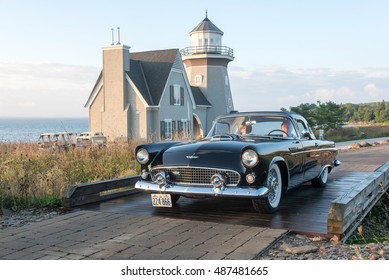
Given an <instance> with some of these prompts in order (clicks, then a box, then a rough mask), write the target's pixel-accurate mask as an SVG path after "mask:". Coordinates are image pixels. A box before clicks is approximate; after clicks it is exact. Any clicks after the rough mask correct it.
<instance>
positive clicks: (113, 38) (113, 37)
mask: <svg viewBox="0 0 389 280" xmlns="http://www.w3.org/2000/svg"><path fill="white" fill-rule="evenodd" d="M111 36H112V43H111V45H114V44H115V42H114V41H115V34H114V33H113V28H111Z"/></svg>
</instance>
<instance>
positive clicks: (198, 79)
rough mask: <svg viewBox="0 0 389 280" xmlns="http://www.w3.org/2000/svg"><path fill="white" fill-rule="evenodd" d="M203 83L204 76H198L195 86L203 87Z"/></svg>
mask: <svg viewBox="0 0 389 280" xmlns="http://www.w3.org/2000/svg"><path fill="white" fill-rule="evenodd" d="M202 82H203V76H202V75H196V76H195V84H196V85H201V83H202Z"/></svg>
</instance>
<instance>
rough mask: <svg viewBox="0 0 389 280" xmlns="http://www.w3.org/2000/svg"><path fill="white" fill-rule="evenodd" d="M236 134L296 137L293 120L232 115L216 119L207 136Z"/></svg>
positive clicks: (277, 117) (279, 117) (276, 117)
mask: <svg viewBox="0 0 389 280" xmlns="http://www.w3.org/2000/svg"><path fill="white" fill-rule="evenodd" d="M225 134H238V135H252V136H262V137H263V136H276V137H286V138H296V137H297V133H296V129H295V127H294V125H293V122H292V121H291V120H290V119H289V118H286V117H281V116H256V115H250V116H233V117H225V118H220V119H218V120H217V121H216V122H215V123H214V125H213V127H212V129H211V130H210V132H209V133H208V135H207V138H212V137H214V136H216V135H225Z"/></svg>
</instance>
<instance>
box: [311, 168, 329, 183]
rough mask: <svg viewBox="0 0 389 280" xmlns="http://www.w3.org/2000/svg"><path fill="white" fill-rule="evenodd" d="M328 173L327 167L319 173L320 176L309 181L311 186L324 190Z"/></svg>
mask: <svg viewBox="0 0 389 280" xmlns="http://www.w3.org/2000/svg"><path fill="white" fill-rule="evenodd" d="M328 173H329V172H328V167H326V168H324V169H323V171H322V172H321V173H320V176H319V177H317V178H315V179H313V180H312V181H311V184H312V186H314V187H316V188H324V187H325V186H326V185H327V180H328Z"/></svg>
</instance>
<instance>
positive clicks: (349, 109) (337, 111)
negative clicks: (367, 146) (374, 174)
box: [281, 100, 389, 130]
mask: <svg viewBox="0 0 389 280" xmlns="http://www.w3.org/2000/svg"><path fill="white" fill-rule="evenodd" d="M281 110H282V111H288V110H287V109H285V108H281ZM289 111H291V112H295V113H297V114H300V115H302V116H304V117H305V118H306V119H307V121H308V122H309V123H310V124H311V126H315V127H319V128H324V129H326V130H327V129H330V128H336V127H338V126H341V125H343V124H344V123H358V122H370V123H388V122H389V102H385V100H382V101H381V102H377V103H364V104H351V103H346V104H336V103H334V102H332V101H328V102H324V103H323V102H320V101H317V103H316V104H315V103H303V104H300V105H298V106H296V107H290V110H289Z"/></svg>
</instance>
